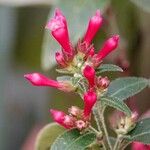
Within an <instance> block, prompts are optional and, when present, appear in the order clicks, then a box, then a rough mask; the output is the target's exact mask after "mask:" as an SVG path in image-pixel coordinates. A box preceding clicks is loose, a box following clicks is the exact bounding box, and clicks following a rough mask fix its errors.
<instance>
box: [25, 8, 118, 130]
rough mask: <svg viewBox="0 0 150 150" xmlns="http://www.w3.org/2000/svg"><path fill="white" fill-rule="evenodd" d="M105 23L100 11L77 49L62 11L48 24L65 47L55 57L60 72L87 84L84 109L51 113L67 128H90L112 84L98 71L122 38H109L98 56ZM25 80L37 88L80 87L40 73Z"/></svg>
mask: <svg viewBox="0 0 150 150" xmlns="http://www.w3.org/2000/svg"><path fill="white" fill-rule="evenodd" d="M102 23H103V18H102V16H101V13H100V11H99V10H97V11H96V13H95V15H94V16H93V17H91V19H90V20H89V23H88V26H87V31H86V32H85V35H84V37H83V39H79V41H78V43H77V45H75V46H73V45H72V43H71V41H70V38H69V32H68V26H67V20H66V18H65V16H64V15H63V14H62V12H61V11H60V10H59V9H56V11H55V14H54V17H53V18H52V19H51V20H50V21H48V23H47V25H46V29H48V30H50V33H51V35H52V36H53V37H54V38H55V39H56V41H57V42H58V43H59V44H60V46H61V51H58V52H56V54H55V59H56V62H57V63H58V65H59V67H60V68H59V69H57V71H58V72H61V73H63V72H64V71H65V73H69V74H73V77H72V79H75V80H76V79H78V81H82V83H83V84H84V85H87V86H86V88H85V89H84V90H83V91H82V93H81V97H82V99H83V102H84V108H83V109H80V108H78V107H76V106H72V107H71V108H70V109H69V110H68V113H69V114H65V113H64V112H62V111H59V110H54V109H51V110H50V113H51V114H52V117H53V119H54V121H55V122H57V123H59V124H60V125H62V126H64V127H65V128H73V127H76V128H78V129H79V130H82V129H85V128H86V127H88V126H89V123H90V118H91V112H92V109H93V106H94V105H95V103H96V101H97V99H100V96H101V95H102V94H103V93H104V92H105V91H106V90H107V87H108V85H109V83H110V81H109V79H108V78H107V77H101V76H97V75H96V72H95V70H96V68H97V67H98V66H100V64H101V62H102V60H103V59H104V58H105V57H106V56H107V55H108V54H109V53H110V52H112V51H113V50H115V49H116V47H117V46H118V41H119V36H118V35H113V36H112V37H111V38H109V39H107V40H106V41H105V42H104V44H103V46H102V48H101V49H100V50H99V51H98V53H95V49H94V46H93V44H92V40H93V38H94V36H95V35H96V33H97V32H98V30H99V29H100V27H101V26H102ZM24 77H25V78H26V79H27V80H29V81H30V82H31V83H32V84H33V85H35V86H50V87H54V88H57V89H59V90H62V91H65V92H70V91H78V85H77V84H73V82H72V80H68V81H55V80H52V79H49V78H47V77H45V76H44V75H42V74H40V73H32V74H26V75H24ZM77 83H78V82H77Z"/></svg>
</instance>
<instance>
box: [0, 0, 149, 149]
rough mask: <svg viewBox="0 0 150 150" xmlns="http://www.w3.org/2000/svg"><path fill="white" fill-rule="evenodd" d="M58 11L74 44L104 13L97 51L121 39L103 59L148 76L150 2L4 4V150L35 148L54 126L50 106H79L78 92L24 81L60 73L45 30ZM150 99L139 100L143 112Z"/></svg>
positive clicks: (0, 127) (0, 31)
mask: <svg viewBox="0 0 150 150" xmlns="http://www.w3.org/2000/svg"><path fill="white" fill-rule="evenodd" d="M56 7H59V8H60V9H61V10H62V11H63V13H64V15H65V16H66V17H67V20H68V25H69V33H70V37H71V40H72V42H73V43H74V44H76V42H77V40H78V39H79V38H81V37H82V36H83V34H84V32H85V30H86V26H87V23H88V19H89V18H90V16H92V15H93V14H94V12H95V11H96V9H100V10H101V12H102V13H103V16H104V25H103V27H102V29H101V30H100V31H99V33H98V34H97V36H96V38H95V39H94V44H95V47H96V48H97V49H99V48H100V46H101V44H102V42H103V41H104V40H105V39H106V38H107V37H109V36H110V35H112V34H119V35H120V36H121V41H120V45H119V48H118V50H116V51H115V52H114V53H113V54H111V55H109V57H107V59H106V60H105V61H106V62H109V63H116V64H119V65H122V66H123V67H125V68H126V66H128V63H129V64H130V67H129V68H128V69H127V71H126V72H125V74H124V75H131V76H142V77H146V78H149V77H150V19H149V18H150V0H122V1H120V0H73V1H71V0H0V81H1V82H0V149H1V150H10V149H13V150H20V149H21V150H30V149H32V147H31V146H30V145H33V144H32V142H31V141H33V139H34V135H35V134H36V133H37V131H38V129H39V128H40V127H41V126H42V125H43V124H46V123H48V122H50V117H49V112H48V110H49V108H57V109H62V110H63V109H64V110H67V108H68V107H69V106H71V105H72V104H73V105H79V103H81V100H80V98H79V97H77V96H76V95H75V94H67V95H66V94H64V93H63V92H60V91H57V90H54V89H50V88H42V87H33V86H31V85H30V84H28V82H27V81H25V79H24V78H23V75H24V74H26V73H29V72H42V73H44V74H46V75H48V76H51V77H52V78H55V77H56V75H58V74H55V73H54V71H55V63H56V62H55V60H54V54H55V51H56V50H58V49H59V45H58V44H57V43H56V42H55V41H54V40H53V39H52V37H51V36H50V34H49V32H48V31H45V29H44V27H45V24H46V22H47V19H48V18H50V17H51V16H52V15H53V12H54V9H55V8H56ZM120 61H121V62H120ZM149 97H150V91H149V90H148V89H146V90H144V91H143V92H142V93H140V94H138V95H137V96H136V97H135V99H136V103H137V107H138V108H139V113H140V114H142V113H144V112H145V111H147V110H148V109H149V107H150V99H149ZM131 107H132V106H131Z"/></svg>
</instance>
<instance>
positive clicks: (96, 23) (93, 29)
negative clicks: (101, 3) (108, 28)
mask: <svg viewBox="0 0 150 150" xmlns="http://www.w3.org/2000/svg"><path fill="white" fill-rule="evenodd" d="M102 21H103V19H102V17H101V14H100V11H99V10H97V11H96V13H95V15H94V16H93V17H92V18H91V19H90V21H89V24H88V28H87V31H86V34H85V36H84V41H85V42H86V43H87V44H88V45H89V44H90V43H91V41H92V40H93V38H94V36H95V34H96V33H97V31H98V30H99V28H100V27H101V26H102Z"/></svg>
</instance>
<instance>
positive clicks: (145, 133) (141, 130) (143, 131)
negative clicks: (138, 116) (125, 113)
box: [126, 118, 150, 144]
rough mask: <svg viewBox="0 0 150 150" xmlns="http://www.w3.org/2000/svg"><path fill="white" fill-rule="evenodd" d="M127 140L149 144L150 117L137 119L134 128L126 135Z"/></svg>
mask: <svg viewBox="0 0 150 150" xmlns="http://www.w3.org/2000/svg"><path fill="white" fill-rule="evenodd" d="M126 138H127V139H128V140H129V141H139V142H142V143H145V144H150V118H147V119H143V120H141V121H139V122H138V123H137V125H136V127H135V129H134V130H132V131H131V132H130V133H129V137H126Z"/></svg>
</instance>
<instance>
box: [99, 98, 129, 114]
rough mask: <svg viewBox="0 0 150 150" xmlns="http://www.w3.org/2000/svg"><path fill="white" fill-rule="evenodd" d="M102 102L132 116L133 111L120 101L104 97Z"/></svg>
mask: <svg viewBox="0 0 150 150" xmlns="http://www.w3.org/2000/svg"><path fill="white" fill-rule="evenodd" d="M100 101H101V103H102V104H105V105H107V106H110V107H113V108H115V109H117V110H119V111H121V112H124V113H125V114H126V115H127V116H131V110H130V109H129V108H128V106H127V105H126V104H125V103H124V102H123V101H120V100H118V99H116V98H112V97H102V98H101V99H100Z"/></svg>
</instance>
